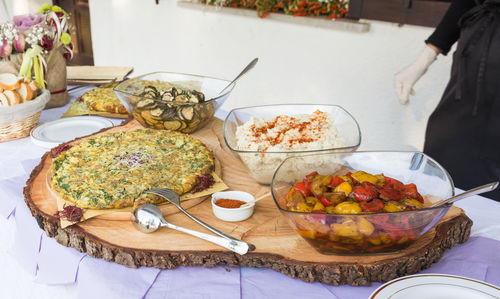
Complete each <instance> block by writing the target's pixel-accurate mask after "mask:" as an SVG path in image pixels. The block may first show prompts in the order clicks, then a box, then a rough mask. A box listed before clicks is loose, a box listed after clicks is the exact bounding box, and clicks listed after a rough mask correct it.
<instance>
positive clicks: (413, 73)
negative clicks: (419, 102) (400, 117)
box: [394, 46, 438, 105]
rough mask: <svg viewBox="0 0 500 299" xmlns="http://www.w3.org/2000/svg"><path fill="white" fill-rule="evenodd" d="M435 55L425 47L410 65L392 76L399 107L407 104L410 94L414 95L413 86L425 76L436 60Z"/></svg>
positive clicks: (433, 51) (434, 52)
mask: <svg viewBox="0 0 500 299" xmlns="http://www.w3.org/2000/svg"><path fill="white" fill-rule="evenodd" d="M437 55H438V53H436V51H435V50H433V49H431V48H430V47H429V46H426V47H425V48H424V50H423V51H422V53H420V55H419V56H418V57H417V59H415V61H414V62H413V63H412V64H410V65H409V66H407V67H405V68H404V69H402V70H401V71H400V72H399V73H397V74H396V75H395V76H394V79H395V88H396V93H397V95H398V99H399V102H400V103H401V105H406V104H408V101H409V100H410V94H411V95H415V91H414V90H413V85H415V83H416V82H417V81H418V79H420V77H422V76H423V75H424V74H425V72H426V71H427V69H428V68H429V66H430V65H431V64H432V63H433V62H434V60H436V57H437Z"/></svg>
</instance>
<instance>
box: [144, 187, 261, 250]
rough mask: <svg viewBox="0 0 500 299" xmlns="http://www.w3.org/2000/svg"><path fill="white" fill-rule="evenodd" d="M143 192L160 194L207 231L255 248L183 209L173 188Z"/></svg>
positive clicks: (249, 247) (253, 247)
mask: <svg viewBox="0 0 500 299" xmlns="http://www.w3.org/2000/svg"><path fill="white" fill-rule="evenodd" d="M145 193H150V194H154V195H157V196H160V197H162V198H164V199H166V200H167V201H168V202H169V203H171V204H173V205H174V206H176V207H177V208H178V209H179V210H180V211H181V212H182V213H184V214H185V215H186V216H188V217H189V218H191V219H192V220H194V221H195V222H196V223H198V224H200V225H201V226H203V227H205V228H206V229H208V230H209V231H211V232H213V233H215V234H217V235H219V236H221V237H223V238H225V239H228V240H233V241H237V242H241V243H245V244H247V246H248V250H249V251H254V250H255V246H254V245H252V244H250V243H246V242H245V241H242V240H240V239H237V238H235V237H233V236H231V235H228V234H226V233H225V232H222V231H220V230H218V229H216V228H215V227H212V226H211V225H209V224H207V223H205V222H203V221H201V220H200V219H198V218H196V217H194V216H193V215H191V214H190V213H189V212H188V211H186V210H184V208H183V207H182V206H181V199H180V197H179V195H178V194H177V193H175V192H174V191H173V190H170V189H167V188H152V189H149V190H147V191H146V192H145Z"/></svg>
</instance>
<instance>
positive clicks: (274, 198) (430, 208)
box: [270, 151, 455, 217]
mask: <svg viewBox="0 0 500 299" xmlns="http://www.w3.org/2000/svg"><path fill="white" fill-rule="evenodd" d="M342 153H344V154H357V153H360V154H363V153H419V154H423V155H424V156H426V157H427V158H428V159H430V160H431V161H433V162H434V163H436V164H437V165H439V167H440V168H441V169H442V170H443V171H444V173H445V174H446V177H448V179H449V180H450V183H451V187H452V188H451V196H455V184H454V183H453V179H452V178H451V176H450V174H449V173H448V171H447V170H446V169H444V167H443V166H441V164H439V163H438V162H436V160H434V159H433V158H431V157H429V156H428V155H426V154H425V153H423V152H419V151H357V152H339V153H332V154H342ZM314 155H317V154H313V155H306V156H314ZM301 157H304V156H301ZM294 158H297V157H288V158H286V159H285V160H283V162H281V163H280V166H278V168H276V171H275V172H274V174H273V178H272V180H271V185H270V187H271V196H272V197H273V200H274V204H275V205H276V207H278V209H279V210H280V212H282V213H293V214H302V215H322V216H327V217H332V216H333V217H338V216H350V217H352V216H358V215H359V216H373V215H404V214H411V213H416V212H423V211H430V210H436V209H444V208H447V209H449V208H450V207H451V206H452V205H453V203H447V204H445V205H442V206H437V207H428V208H422V209H418V210H411V211H399V212H378V213H358V214H324V213H313V212H298V211H289V210H284V209H282V208H281V207H280V205H279V204H278V201H277V200H276V196H275V195H274V179H275V178H276V174H277V173H278V170H279V169H280V168H281V166H282V165H283V164H284V163H285V162H286V161H287V160H288V159H294Z"/></svg>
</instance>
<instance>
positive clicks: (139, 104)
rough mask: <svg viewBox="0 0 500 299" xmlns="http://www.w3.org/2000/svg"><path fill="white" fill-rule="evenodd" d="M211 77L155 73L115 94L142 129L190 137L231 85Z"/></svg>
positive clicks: (132, 81)
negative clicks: (182, 134)
mask: <svg viewBox="0 0 500 299" xmlns="http://www.w3.org/2000/svg"><path fill="white" fill-rule="evenodd" d="M229 83H230V81H228V80H223V79H217V78H212V77H206V76H200V75H189V74H181V73H170V72H154V73H149V74H145V75H142V76H139V77H135V78H132V79H128V80H125V81H123V82H121V83H120V84H118V85H117V86H116V87H115V88H114V91H115V93H116V96H117V97H118V99H120V102H121V103H122V104H123V105H124V106H125V108H127V110H128V111H129V113H130V114H132V115H133V117H134V118H135V119H137V121H139V122H140V123H141V124H142V125H143V126H145V127H149V128H155V129H164V130H172V131H179V132H182V133H191V132H194V131H196V130H197V129H199V128H202V127H203V126H205V125H206V124H207V123H208V122H209V121H210V119H212V117H213V116H214V114H215V111H216V110H217V109H218V108H219V107H220V106H222V104H223V103H224V101H225V100H226V99H227V97H228V96H229V94H230V93H231V91H232V90H233V88H234V83H233V84H231V86H229V87H228V88H226V89H225V90H224V92H223V93H220V91H221V90H223V89H224V88H225V87H226V86H227V85H228V84H229Z"/></svg>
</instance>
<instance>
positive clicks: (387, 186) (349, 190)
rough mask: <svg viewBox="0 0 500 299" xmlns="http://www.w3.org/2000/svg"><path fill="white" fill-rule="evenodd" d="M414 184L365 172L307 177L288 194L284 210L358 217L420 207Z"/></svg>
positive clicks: (421, 205) (315, 173)
mask: <svg viewBox="0 0 500 299" xmlns="http://www.w3.org/2000/svg"><path fill="white" fill-rule="evenodd" d="M423 202H424V200H423V198H422V195H420V193H418V191H417V187H416V186H415V184H406V185H405V184H403V183H401V182H400V181H398V180H396V179H393V178H390V177H387V176H384V175H383V174H377V175H372V174H369V173H366V172H364V171H357V172H354V173H351V172H348V173H346V174H345V175H336V176H332V175H320V174H318V173H317V172H313V173H311V174H308V175H307V176H306V177H305V178H304V179H303V180H302V181H299V182H297V183H295V185H294V186H293V188H292V189H291V190H290V192H289V193H288V195H287V208H288V209H289V210H290V211H297V212H313V213H314V212H316V213H328V214H359V213H377V212H399V211H407V210H414V209H420V208H423Z"/></svg>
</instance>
